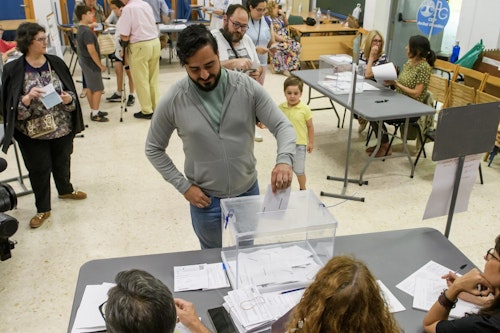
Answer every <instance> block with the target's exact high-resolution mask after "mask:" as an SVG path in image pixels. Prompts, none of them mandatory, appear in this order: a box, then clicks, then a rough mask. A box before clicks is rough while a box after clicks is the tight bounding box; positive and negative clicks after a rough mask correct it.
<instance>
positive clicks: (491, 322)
mask: <svg viewBox="0 0 500 333" xmlns="http://www.w3.org/2000/svg"><path fill="white" fill-rule="evenodd" d="M484 260H486V264H485V265H484V272H483V273H481V272H480V271H479V270H478V269H476V268H474V269H472V270H471V271H469V272H468V273H467V274H465V275H463V276H460V277H458V276H457V275H456V274H454V273H451V272H450V273H449V274H447V275H445V276H443V278H445V279H447V280H448V289H446V290H444V291H443V293H442V294H441V295H440V296H439V298H438V300H437V301H436V303H434V305H433V306H432V308H431V309H430V310H429V312H427V315H426V316H425V318H424V322H423V324H424V329H425V332H427V333H448V332H450V333H451V332H453V333H470V332H474V333H498V332H500V235H498V236H497V238H496V240H495V247H494V248H491V249H489V250H488V251H487V252H486V255H485V256H484ZM458 297H460V298H464V299H466V298H467V300H468V301H471V300H472V301H473V302H474V303H476V304H480V303H483V304H484V305H483V306H482V308H481V309H480V310H479V312H478V313H477V314H470V315H467V316H465V317H463V318H460V319H457V320H448V315H449V313H450V310H451V309H452V308H453V307H454V305H455V303H456V301H457V299H458ZM484 300H486V301H484Z"/></svg>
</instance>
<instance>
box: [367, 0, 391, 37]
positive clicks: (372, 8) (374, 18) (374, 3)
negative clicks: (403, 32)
mask: <svg viewBox="0 0 500 333" xmlns="http://www.w3.org/2000/svg"><path fill="white" fill-rule="evenodd" d="M391 2H392V0H366V1H365V8H363V14H364V17H363V28H365V29H366V30H378V31H380V32H381V33H382V34H383V35H384V36H387V35H388V27H389V20H390V10H391Z"/></svg>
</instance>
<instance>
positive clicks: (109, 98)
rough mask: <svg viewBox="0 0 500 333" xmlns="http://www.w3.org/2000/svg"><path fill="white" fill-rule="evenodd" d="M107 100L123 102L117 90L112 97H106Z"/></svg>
mask: <svg viewBox="0 0 500 333" xmlns="http://www.w3.org/2000/svg"><path fill="white" fill-rule="evenodd" d="M106 100H107V101H108V102H121V101H122V97H121V96H120V95H118V94H117V93H116V92H115V93H113V95H111V96H110V97H106Z"/></svg>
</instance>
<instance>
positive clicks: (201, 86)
mask: <svg viewBox="0 0 500 333" xmlns="http://www.w3.org/2000/svg"><path fill="white" fill-rule="evenodd" d="M221 71H222V69H220V70H219V73H217V76H216V75H213V74H210V76H209V77H208V78H209V79H211V78H213V77H215V80H214V83H213V84H210V85H208V86H207V85H203V84H202V83H200V82H203V81H206V80H202V79H201V78H199V79H198V80H197V81H195V80H193V79H192V78H191V77H190V76H189V75H188V76H189V79H191V81H193V83H194V84H195V85H196V86H197V87H198V88H199V89H200V90H203V91H212V90H214V89H215V87H217V85H218V84H219V80H220V76H221Z"/></svg>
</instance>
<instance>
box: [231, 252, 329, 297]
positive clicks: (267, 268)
mask: <svg viewBox="0 0 500 333" xmlns="http://www.w3.org/2000/svg"><path fill="white" fill-rule="evenodd" d="M238 259H239V262H238V269H239V272H238V279H239V281H238V286H250V285H255V286H258V287H271V286H280V285H285V284H290V283H299V284H301V285H300V286H307V285H309V284H310V283H311V281H312V280H314V276H315V275H316V273H317V272H318V270H319V269H320V268H321V266H320V265H318V264H317V263H316V262H315V260H314V258H313V255H312V253H311V252H310V251H308V250H306V249H303V248H301V247H299V246H297V245H293V246H288V247H285V246H283V247H281V246H278V247H274V248H267V249H260V250H257V251H254V252H250V253H245V252H240V254H239V257H238ZM229 265H230V266H231V267H236V263H235V262H229ZM285 288H286V287H285ZM281 289H283V288H281Z"/></svg>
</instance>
